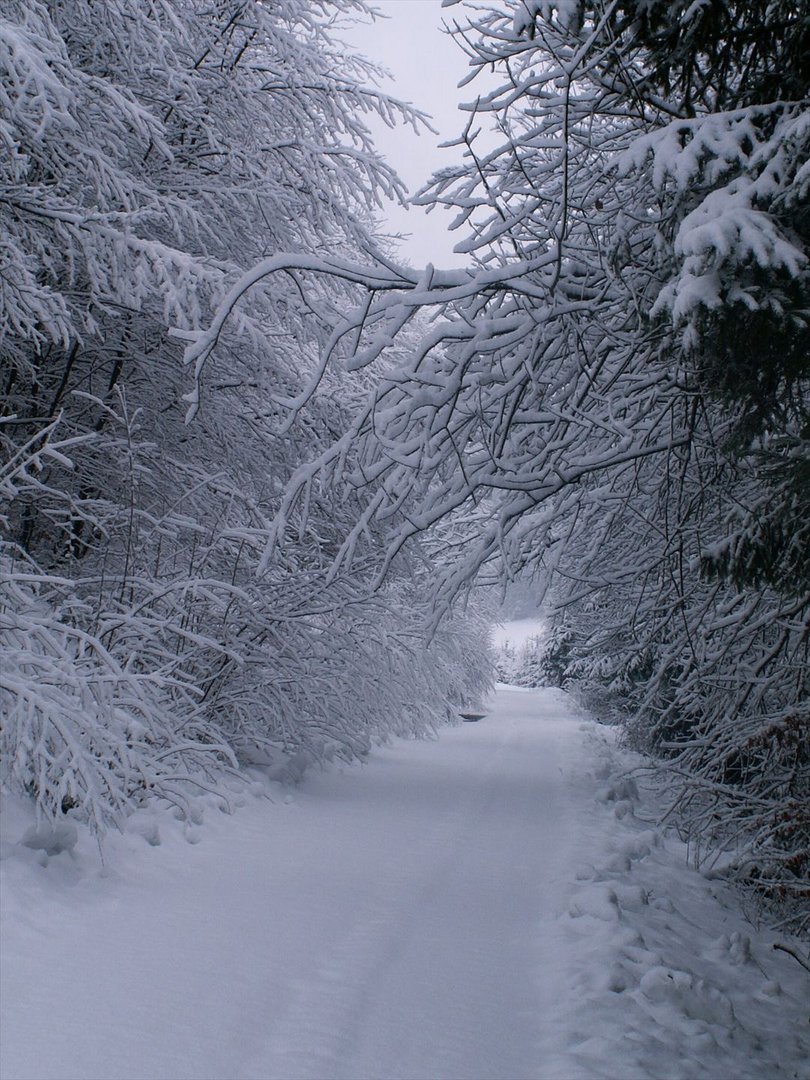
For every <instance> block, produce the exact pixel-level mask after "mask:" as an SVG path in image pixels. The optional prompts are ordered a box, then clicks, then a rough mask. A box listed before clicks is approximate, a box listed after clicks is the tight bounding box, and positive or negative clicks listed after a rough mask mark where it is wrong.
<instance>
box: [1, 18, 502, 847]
mask: <svg viewBox="0 0 810 1080" xmlns="http://www.w3.org/2000/svg"><path fill="white" fill-rule="evenodd" d="M365 13H366V8H365V6H364V4H363V3H361V2H355V0H337V2H333V0H330V2H329V3H324V2H321V0H278V2H274V3H273V4H266V3H262V2H260V0H224V2H217V3H214V4H211V3H202V2H200V0H180V2H177V0H172V2H163V0H158V2H154V0H120V2H119V0H111V2H110V3H105V4H103V5H98V4H96V3H92V2H90V0H86V2H85V0H69V2H64V3H62V2H58V0H55V2H51V3H38V2H34V3H31V2H28V0H24V2H19V3H18V2H14V0H11V2H9V3H7V4H5V5H4V6H3V9H2V13H0V67H2V78H0V138H1V139H2V143H3V147H4V153H3V154H2V155H0V222H1V224H2V228H0V236H2V240H0V244H2V245H3V248H4V251H3V257H2V260H0V349H2V352H1V353H0V364H1V365H2V370H1V371H0V378H2V388H3V397H2V402H0V408H2V415H0V439H2V445H3V451H4V460H5V468H4V471H3V473H2V477H0V479H1V481H2V485H3V487H2V494H3V498H4V503H3V507H2V513H3V517H2V527H3V536H2V552H0V557H2V577H1V578H0V590H2V600H0V636H1V637H2V650H3V657H4V663H3V671H2V675H0V701H1V702H2V704H1V707H2V711H3V724H2V736H1V738H2V750H3V760H4V768H5V770H6V771H5V774H4V775H5V779H6V780H7V781H9V782H11V783H13V784H15V785H17V786H18V787H21V788H23V789H25V790H27V791H29V792H31V793H32V794H33V795H34V796H35V797H36V798H37V799H38V800H39V805H40V808H41V809H42V810H43V811H44V812H46V813H49V814H55V813H59V812H60V811H61V810H64V809H74V810H76V811H77V812H80V813H82V814H83V815H84V816H85V817H87V818H89V819H90V820H92V821H93V822H94V823H95V824H96V825H99V826H100V825H103V824H104V823H105V822H107V821H109V820H110V819H111V818H112V819H114V818H115V817H116V816H118V815H120V814H122V813H125V812H126V810H127V809H128V808H129V807H131V805H132V804H133V802H134V801H137V800H138V799H139V798H142V797H149V796H151V795H153V794H157V795H159V796H161V797H163V798H165V799H168V800H171V801H175V802H178V803H179V804H180V805H181V806H182V805H183V803H184V799H185V798H186V793H187V792H188V791H189V790H194V785H200V784H203V785H208V784H215V783H216V782H217V777H218V776H219V775H220V774H221V770H222V769H223V768H233V767H235V766H237V765H238V764H239V762H240V761H242V760H251V759H252V758H254V757H256V756H257V755H261V757H262V758H263V759H265V760H266V759H267V757H268V756H269V757H271V758H272V757H278V758H280V759H283V758H284V757H285V756H290V755H293V756H294V755H297V754H300V753H304V754H306V755H309V756H310V757H311V756H313V755H314V756H319V755H326V756H330V755H331V754H333V753H335V752H337V753H341V754H344V755H349V756H351V755H356V754H358V753H363V752H364V751H365V750H366V749H367V748H368V746H369V743H370V740H372V739H374V738H377V737H385V736H386V734H387V733H389V732H391V731H396V732H399V733H403V734H404V733H417V732H420V731H424V730H427V729H430V728H431V727H432V725H434V724H435V723H438V722H441V721H443V720H444V719H446V718H447V716H448V715H449V713H450V712H451V711H452V710H453V708H454V706H455V705H457V704H458V703H459V702H460V701H461V700H462V699H463V698H465V697H466V696H467V695H468V694H469V693H474V692H476V691H477V690H480V689H482V688H483V687H484V686H485V685H486V683H487V680H488V677H489V676H488V668H487V660H486V647H485V637H486V635H485V630H484V628H483V626H481V625H480V624H479V622H478V621H476V617H475V616H474V615H472V613H471V614H470V616H469V618H467V619H465V620H464V622H463V624H458V625H456V626H452V625H448V626H447V627H446V628H443V630H442V631H441V634H440V635H439V636H438V637H437V638H436V639H435V641H434V643H433V645H432V647H431V648H428V647H427V644H426V642H425V640H424V632H423V628H422V627H423V623H424V618H423V616H422V610H423V608H424V606H425V603H426V600H425V597H426V590H427V589H428V587H429V584H430V579H431V556H430V554H429V553H428V552H427V551H423V552H420V553H418V554H415V556H414V560H413V565H412V566H410V567H408V568H405V569H403V570H402V571H401V572H400V573H399V574H398V575H396V576H393V577H392V578H391V579H390V580H389V582H388V584H387V585H386V587H385V588H384V589H381V590H377V592H376V593H374V594H372V593H371V591H370V589H369V588H368V582H369V580H370V579H371V578H372V577H373V576H374V574H375V566H376V564H379V562H380V560H381V557H382V556H381V554H380V551H379V543H378V541H376V540H375V539H374V537H373V536H371V539H370V543H369V545H368V547H367V551H366V555H365V560H366V562H365V565H364V566H355V568H354V570H353V572H352V574H351V575H349V574H337V575H335V574H331V575H330V572H329V571H330V567H331V563H332V560H333V558H334V555H335V553H336V552H337V551H338V550H339V549H340V547H341V545H342V543H343V541H344V539H345V533H346V532H347V531H348V530H349V529H350V527H351V526H352V525H353V524H354V523H355V521H356V520H357V519H358V517H360V516H362V515H363V513H364V512H365V507H366V504H367V502H368V500H369V498H370V496H369V495H368V494H367V493H363V492H358V493H356V494H355V495H354V496H353V497H352V498H350V499H344V498H342V497H341V496H339V495H338V494H336V493H334V492H330V491H328V490H326V489H323V490H315V489H314V488H313V489H312V490H310V492H309V493H308V503H307V511H308V512H307V514H306V515H305V516H304V515H300V516H299V517H298V518H291V521H290V523H291V525H292V526H293V527H295V528H296V529H297V530H298V539H297V542H296V544H295V547H294V550H291V549H288V550H287V551H286V552H285V553H284V554H283V557H282V556H279V557H278V558H275V559H269V558H266V554H267V541H268V536H269V525H270V522H271V520H272V519H273V517H274V515H275V514H276V513H277V511H278V509H279V501H280V494H281V492H282V491H283V489H284V486H285V484H286V483H287V481H288V480H289V478H290V476H291V475H292V474H293V473H294V471H295V469H296V468H297V466H298V464H299V462H300V460H301V459H302V457H304V458H305V457H307V456H308V455H310V454H311V453H312V452H313V450H314V449H317V448H318V447H319V446H321V445H329V444H330V443H331V442H332V440H333V439H334V438H335V436H336V435H337V434H338V433H339V432H340V430H341V429H342V428H344V427H346V426H348V425H349V424H350V423H351V422H352V419H353V416H354V412H355V400H356V398H357V396H358V394H360V393H361V387H359V386H357V387H356V386H355V385H354V384H351V385H349V384H348V383H347V380H346V377H345V375H344V376H342V377H341V376H340V374H339V373H336V372H330V373H329V375H328V377H327V378H326V379H324V380H323V382H322V383H321V385H320V387H319V390H318V393H317V394H316V395H315V396H314V397H311V398H310V399H309V400H308V401H307V404H306V406H305V407H302V410H301V413H300V423H299V425H298V426H297V427H296V428H295V430H291V431H286V432H285V431H284V420H285V419H286V415H287V410H288V408H289V403H290V402H291V401H294V400H295V399H296V398H297V397H298V396H300V395H302V394H304V395H305V390H306V387H307V384H308V383H309V381H310V380H311V379H312V377H313V373H314V371H315V369H316V367H317V363H318V350H319V346H320V345H321V344H323V343H324V342H325V341H326V339H327V338H328V334H329V328H330V324H331V322H332V321H333V319H334V318H335V317H336V313H337V312H338V311H340V310H342V309H343V308H344V307H346V306H347V305H352V304H354V303H356V301H357V297H356V295H355V293H356V290H355V289H354V287H353V286H351V285H347V284H344V283H340V282H335V281H327V280H326V279H324V280H323V281H322V282H321V285H320V287H319V288H317V289H315V290H309V291H308V293H307V294H306V295H305V294H304V292H303V290H302V287H301V282H300V280H299V276H298V274H297V272H295V271H294V270H292V271H291V272H290V273H288V274H286V275H284V276H283V278H281V279H278V280H274V281H273V282H270V283H268V286H267V287H266V288H265V289H263V290H262V291H261V293H258V292H257V293H256V294H255V295H254V297H253V298H252V301H251V304H250V306H249V307H247V308H243V309H242V310H240V312H239V314H238V317H236V318H235V319H234V320H233V321H232V322H231V323H230V324H229V326H228V329H227V332H226V333H225V335H224V336H223V341H222V348H221V349H220V351H219V353H218V355H217V357H216V360H215V361H214V362H212V363H211V364H210V365H209V366H208V368H207V370H206V371H205V373H204V374H203V373H201V372H200V373H198V375H197V377H195V376H194V374H193V373H192V374H191V375H189V373H188V372H186V371H185V370H184V368H183V364H182V341H181V340H179V339H178V335H180V337H182V334H183V333H187V332H190V331H192V330H194V329H196V328H197V327H198V326H199V325H200V323H201V321H203V322H204V321H207V320H208V319H209V317H210V312H211V311H212V309H213V308H214V307H216V305H217V304H218V303H219V302H220V301H221V300H222V298H223V296H225V295H226V294H227V289H228V286H229V283H230V280H231V278H232V277H234V276H237V277H238V276H239V274H240V273H242V272H243V271H244V270H245V268H247V267H249V266H251V265H252V264H253V263H254V262H255V261H256V260H257V259H259V258H261V257H263V256H265V255H267V254H268V253H272V252H275V251H278V250H285V251H289V250H293V251H296V252H300V253H304V254H308V255H310V256H311V255H313V254H315V253H317V254H318V255H319V257H329V256H333V255H334V254H335V253H339V254H340V255H341V256H342V257H345V256H346V255H347V254H350V255H351V256H352V257H354V258H357V259H365V260H375V259H377V258H378V253H377V240H376V239H375V235H374V229H373V226H372V214H373V211H374V209H375V207H376V206H377V203H378V200H379V198H380V196H381V195H382V194H386V195H395V196H396V195H400V194H401V191H402V189H401V186H400V184H399V182H398V181H397V179H396V177H395V176H394V175H393V173H392V172H391V170H390V169H389V168H388V166H386V165H385V164H384V162H383V161H382V160H381V159H380V158H379V157H378V155H377V154H376V153H375V152H374V149H373V146H372V143H371V138H370V135H369V133H368V130H367V129H366V127H365V124H364V116H365V115H366V114H367V113H369V112H371V111H373V112H375V113H377V114H378V115H382V116H383V117H384V118H385V119H386V120H387V121H388V122H391V123H393V122H400V121H401V122H410V123H417V121H418V117H417V115H416V114H415V113H414V112H413V111H412V110H410V109H408V108H407V107H405V106H403V105H401V104H399V103H398V102H396V101H393V100H392V99H390V98H388V97H386V96H385V95H383V94H381V93H379V92H378V91H376V90H375V89H373V86H372V85H371V83H370V80H371V77H372V76H373V73H374V72H373V69H372V67H371V66H370V65H369V64H368V63H367V62H366V61H364V60H362V59H361V58H358V57H356V56H354V55H352V53H351V52H350V51H349V50H347V49H346V48H345V46H343V45H342V44H341V42H340V40H339V36H338V35H339V27H340V21H341V19H344V18H347V17H351V16H356V15H363V14H365ZM170 329H173V330H174V331H175V336H174V337H172V336H171V335H170V333H169V330H170ZM305 396H306V395H305ZM189 416H193V422H192V423H188V424H187V423H186V419H187V417H189ZM370 535H371V534H370Z"/></svg>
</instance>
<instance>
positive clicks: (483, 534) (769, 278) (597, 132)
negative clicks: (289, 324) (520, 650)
mask: <svg viewBox="0 0 810 1080" xmlns="http://www.w3.org/2000/svg"><path fill="white" fill-rule="evenodd" d="M447 6H448V7H452V6H454V5H453V4H452V3H448V4H447ZM470 10H471V12H472V14H471V16H470V25H468V26H466V27H460V29H459V34H458V37H459V41H460V43H461V45H462V47H463V48H465V50H466V51H467V53H468V56H469V59H470V76H469V79H468V80H467V82H468V83H472V81H473V80H474V79H476V78H477V79H478V80H479V85H480V92H479V94H478V96H477V98H476V99H475V100H474V101H473V102H471V104H470V105H469V106H467V109H468V112H469V114H470V117H469V123H468V125H467V126H466V128H465V131H464V134H463V136H462V138H461V139H460V141H459V145H460V147H461V148H462V149H463V152H464V157H463V159H462V160H461V162H460V164H459V165H458V166H457V167H455V168H448V169H445V170H443V171H442V173H440V174H439V175H437V176H436V177H435V178H434V180H433V182H432V183H431V185H430V186H429V187H428V188H427V189H426V190H425V192H424V193H423V195H422V196H421V201H423V202H424V203H426V204H428V205H443V206H445V207H449V208H451V209H453V210H454V211H455V213H456V227H457V228H459V230H461V229H462V228H463V230H464V232H463V233H462V240H461V241H460V243H459V245H458V248H457V249H458V250H461V251H466V252H468V253H469V254H470V256H471V261H472V263H473V267H472V269H471V270H470V271H466V272H465V271H457V272H441V271H436V270H434V269H433V268H431V267H428V268H427V269H426V270H425V271H424V273H422V274H414V273H412V272H410V271H408V270H406V269H403V268H399V267H397V266H395V265H393V264H390V263H389V264H387V265H386V266H385V267H383V268H380V267H379V266H378V267H375V268H373V269H371V268H367V267H365V268H364V267H363V266H361V265H358V264H357V263H356V262H354V261H352V260H346V259H343V258H336V257H332V256H329V257H327V258H316V259H310V260H307V261H304V262H302V261H301V260H300V259H299V260H294V259H292V258H289V257H286V256H281V255H279V256H277V257H274V258H271V259H269V260H266V261H264V262H262V263H259V264H257V266H256V267H255V268H254V269H253V270H252V271H250V272H249V273H248V274H246V275H245V276H244V277H243V278H242V279H241V281H238V282H237V283H236V284H235V285H234V287H233V290H232V292H231V293H230V294H229V297H228V299H227V301H226V303H225V304H224V305H223V306H222V307H221V309H220V313H219V314H218V316H217V317H216V318H215V320H214V322H213V323H212V325H211V327H210V329H208V330H207V331H206V332H204V333H201V334H197V335H195V336H194V337H193V338H192V340H191V341H190V343H189V347H188V352H187V359H188V360H189V362H193V363H195V364H196V365H197V368H198V370H200V371H202V370H204V369H205V365H206V364H207V363H212V362H215V361H214V360H212V359H211V358H212V357H215V356H216V346H217V343H218V340H219V337H220V335H221V334H222V333H223V329H224V327H225V325H226V319H227V317H228V316H229V315H230V313H231V312H232V310H233V309H234V308H235V306H236V305H237V303H238V302H239V301H240V298H242V297H243V296H245V295H247V294H248V292H249V291H251V290H252V289H253V287H254V286H255V285H256V284H257V283H258V282H264V281H268V280H274V279H275V278H276V277H278V276H279V275H280V274H283V273H288V272H290V271H291V270H292V269H298V270H299V271H302V272H305V273H306V285H305V288H307V289H316V288H317V285H316V282H318V283H320V282H321V281H322V278H323V276H324V275H328V276H330V277H331V278H332V279H336V280H338V281H341V282H344V283H347V284H351V285H355V284H360V285H361V286H362V287H363V289H364V290H365V297H364V298H363V299H361V300H360V301H359V302H358V304H357V305H356V306H355V307H354V308H353V309H351V310H349V311H348V312H346V313H345V314H343V315H342V317H341V319H340V320H338V321H337V323H336V324H335V330H334V332H333V336H332V338H331V339H330V342H329V343H328V345H327V348H326V349H325V351H324V352H323V353H322V363H323V365H324V366H328V364H329V361H330V357H331V356H332V355H333V354H334V353H335V351H336V350H337V349H339V348H340V347H341V346H345V347H348V348H349V349H350V350H352V351H353V356H352V357H351V359H350V361H349V366H350V367H352V368H354V369H358V370H360V369H365V370H367V371H368V370H372V368H373V370H374V371H375V372H376V373H377V376H378V377H377V379H376V382H375V384H374V386H373V389H372V390H371V392H370V394H369V397H368V399H367V402H366V404H365V406H364V407H363V408H361V409H359V410H358V411H357V412H356V413H355V415H354V418H353V421H352V423H351V425H350V426H349V427H348V428H347V429H346V430H345V431H344V432H343V433H342V434H341V436H340V437H339V438H338V439H337V440H336V441H335V442H334V443H333V445H332V446H329V447H325V448H324V449H322V450H321V451H320V452H319V453H316V454H314V455H313V456H312V458H311V459H310V461H309V462H308V463H305V464H304V465H302V466H301V467H300V468H299V469H298V470H297V471H296V473H295V474H294V476H293V478H292V483H291V485H290V486H289V487H288V490H287V493H286V495H285V497H284V500H283V503H282V510H281V513H280V515H279V517H278V519H277V523H276V545H277V546H278V545H280V546H281V547H282V549H283V546H284V540H285V537H287V536H288V535H289V525H290V522H291V521H292V519H293V517H294V516H295V515H297V514H298V515H300V514H301V513H304V512H305V506H306V498H307V496H308V493H309V492H310V490H311V487H312V485H313V483H314V482H315V481H316V479H318V480H319V481H322V480H323V479H324V478H327V479H331V480H332V481H333V482H335V483H337V484H338V485H339V486H340V489H341V490H343V491H346V492H354V491H357V490H362V489H364V488H365V486H366V485H368V484H370V483H373V484H374V485H375V493H374V495H373V497H372V500H371V502H370V503H369V504H368V509H367V510H366V511H365V512H364V513H363V514H362V515H361V517H360V519H359V520H358V524H357V526H356V527H355V530H354V532H353V534H352V535H351V537H350V539H349V541H348V542H347V544H346V545H344V546H343V547H342V548H341V550H340V551H339V552H338V555H337V557H336V560H335V562H334V564H333V573H338V572H341V571H343V570H345V568H346V567H347V566H348V565H350V558H351V556H352V555H354V554H355V553H356V552H357V550H359V548H360V546H361V545H362V543H363V537H364V536H365V535H366V533H367V531H368V529H369V528H370V527H371V526H372V525H373V524H374V523H376V524H377V525H378V526H379V527H380V528H381V530H382V533H383V535H384V536H385V546H386V548H387V552H388V555H387V559H386V562H385V564H384V566H383V570H384V571H385V570H388V569H389V568H391V567H395V566H396V561H395V560H396V557H397V556H398V555H399V554H401V553H403V552H405V551H407V550H408V549H409V547H410V546H411V545H413V544H414V543H415V542H417V541H418V539H419V537H420V536H422V535H423V534H425V533H428V532H430V530H432V529H434V528H435V526H436V525H437V523H438V522H443V523H444V527H445V529H446V533H445V536H446V538H447V542H446V545H445V550H444V553H445V556H446V560H445V570H444V572H443V574H442V576H441V578H440V580H439V582H438V586H437V597H436V608H437V622H438V619H439V617H440V615H441V614H442V613H443V612H446V611H447V610H449V609H450V608H451V606H452V604H453V601H454V598H455V597H457V596H458V594H459V592H460V591H462V590H463V589H465V588H466V587H468V586H469V584H470V583H471V582H472V581H473V580H475V579H476V577H477V578H478V580H484V581H488V580H491V577H492V575H493V574H495V575H497V574H498V573H499V572H501V571H503V570H504V569H505V571H506V572H507V573H513V572H515V571H516V570H527V569H528V570H533V571H534V572H535V573H536V574H538V575H540V576H543V577H545V579H546V580H547V582H548V583H549V584H550V585H553V589H554V592H553V595H554V597H555V598H556V600H557V603H558V604H559V605H561V606H563V607H565V608H566V609H567V610H568V612H569V614H568V616H567V623H566V625H567V627H568V630H569V632H570V634H571V637H570V644H569V641H568V640H567V641H566V649H568V648H569V647H570V653H571V656H572V660H571V661H570V663H567V664H566V672H565V677H566V678H568V677H573V676H576V677H577V678H578V679H580V680H587V681H589V682H590V684H591V685H592V686H596V685H602V686H604V687H607V688H608V690H609V693H610V695H611V698H610V700H611V702H613V703H615V701H616V698H617V696H618V697H620V698H622V699H623V700H624V702H625V703H626V705H627V707H629V708H631V709H632V711H633V714H634V719H633V720H632V724H631V730H632V732H633V735H634V738H635V740H636V743H637V745H640V746H643V747H644V748H646V749H648V750H651V751H653V752H655V753H656V754H659V755H663V756H665V757H668V758H669V761H670V766H671V775H672V776H673V777H676V778H677V779H678V782H679V783H680V785H681V792H680V796H679V802H678V806H679V809H680V812H681V814H682V818H681V820H682V822H683V823H684V826H685V828H686V829H687V830H688V831H689V833H690V835H691V836H692V837H699V838H700V847H701V850H703V849H704V848H705V847H706V846H711V845H713V844H714V845H716V844H724V843H729V842H739V844H740V849H741V857H740V866H741V869H742V872H743V873H744V874H747V875H748V876H749V877H751V878H756V879H757V880H758V881H759V882H760V883H762V884H765V885H767V886H768V887H769V888H770V887H773V889H774V890H777V891H778V890H783V891H787V892H788V893H793V894H797V893H798V892H800V891H801V889H802V887H803V886H802V885H801V881H802V875H803V874H804V872H805V871H806V869H807V865H808V863H807V860H808V854H807V852H808V848H809V847H810V820H808V817H807V811H806V807H807V805H808V794H810V775H809V774H810V760H809V759H808V756H807V745H808V740H807V724H808V715H807V710H806V701H807V689H808V686H807V676H808V663H807V648H808V638H807V618H808V610H809V605H808V580H807V573H806V566H807V563H806V558H807V549H808V545H807V543H806V539H807V521H808V514H807V512H806V511H807V495H806V492H807V483H806V480H807V464H806V463H807V422H808V415H807V388H808V387H807V381H808V370H807V356H808V350H807V348H806V342H807V333H808V330H807V308H808V305H807V266H808V253H807V239H808V237H807V228H806V225H807V190H808V182H810V171H808V168H809V167H808V154H807V149H808V137H809V134H810V124H809V123H808V109H807V100H806V97H805V95H806V88H807V79H806V63H807V61H806V56H807V51H806V49H803V48H802V47H801V44H799V45H797V44H796V43H797V42H799V43H801V42H803V41H804V42H806V38H807V31H808V17H807V13H806V11H805V10H804V5H801V4H797V3H790V2H788V0H784V2H777V3H768V4H765V3H758V4H754V5H745V4H736V3H719V2H718V3H715V2H713V0H709V2H708V3H704V4H692V3H686V2H683V3H680V2H678V3H675V4H670V3H663V2H662V3H656V2H655V0H653V2H651V3H650V2H646V0H645V2H644V3H642V2H640V0H639V2H636V0H628V2H626V3H623V2H621V0H597V2H594V3H588V2H585V0H582V2H574V0H571V2H565V3H562V2H561V3H554V2H545V0H519V2H517V0H516V2H508V0H505V2H504V3H503V5H501V7H500V8H495V7H492V6H487V7H485V8H481V7H475V6H474V5H473V6H472V7H471V9H470ZM670 57H672V61H671V62H670ZM493 72H495V73H497V74H499V75H500V76H501V79H500V81H499V82H498V81H495V82H494V83H493V80H492V77H491V76H492V73H493ZM482 124H488V125H489V127H490V128H491V129H492V131H494V132H495V133H496V135H497V141H496V144H495V145H494V146H493V145H492V143H491V142H490V143H487V145H486V146H483V147H481V149H480V150H479V149H478V141H479V140H478V139H477V135H476V126H477V125H482ZM425 310H427V311H429V312H431V313H432V316H433V322H432V324H431V328H430V330H429V332H428V333H426V334H425V335H423V337H422V340H421V342H420V344H419V345H418V346H417V347H416V348H414V349H413V350H412V352H411V355H410V356H409V357H408V358H407V359H404V360H403V359H399V360H398V361H397V363H388V364H386V357H390V355H391V351H390V350H391V342H392V341H395V340H396V338H397V335H398V334H399V332H400V330H401V329H402V327H404V326H405V325H406V324H408V323H409V322H410V321H411V320H412V318H413V316H414V313H416V312H418V311H425ZM768 342H773V343H774V348H773V350H772V349H771V348H770V345H768V344H766V343H768ZM777 354H778V355H777ZM298 408H299V405H297V404H296V405H295V406H294V408H293V415H294V414H295V413H296V411H297V410H298ZM382 578H383V575H382V574H381V575H380V580H382Z"/></svg>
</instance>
